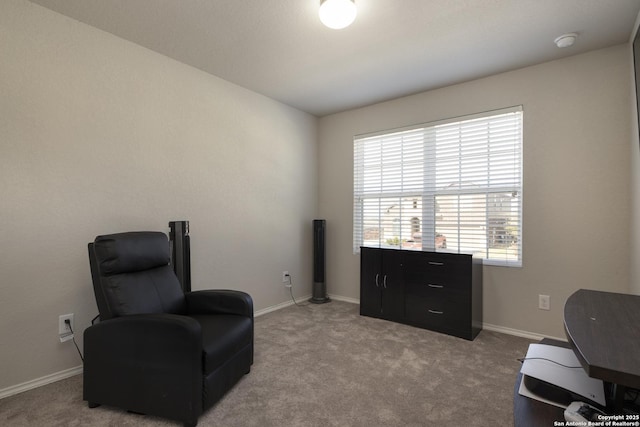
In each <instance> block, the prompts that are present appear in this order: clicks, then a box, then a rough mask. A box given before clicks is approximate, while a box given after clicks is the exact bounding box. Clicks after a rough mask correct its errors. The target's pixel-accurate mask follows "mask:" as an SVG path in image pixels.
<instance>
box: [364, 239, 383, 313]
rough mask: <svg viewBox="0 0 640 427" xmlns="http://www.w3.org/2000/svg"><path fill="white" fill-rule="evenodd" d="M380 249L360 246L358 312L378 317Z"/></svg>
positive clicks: (380, 284) (380, 267)
mask: <svg viewBox="0 0 640 427" xmlns="http://www.w3.org/2000/svg"><path fill="white" fill-rule="evenodd" d="M381 269H382V250H380V249H375V248H360V314H362V315H364V316H371V317H380V314H381V307H382V306H381V302H382V300H381V297H382V292H381V286H382V279H383V278H382V271H381Z"/></svg>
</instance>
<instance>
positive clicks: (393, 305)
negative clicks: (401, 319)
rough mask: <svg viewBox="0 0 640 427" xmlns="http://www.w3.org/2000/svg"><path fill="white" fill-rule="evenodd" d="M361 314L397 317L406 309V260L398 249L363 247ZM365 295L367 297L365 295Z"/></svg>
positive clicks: (382, 317) (387, 317)
mask: <svg viewBox="0 0 640 427" xmlns="http://www.w3.org/2000/svg"><path fill="white" fill-rule="evenodd" d="M360 263H361V264H360V265H361V270H360V271H361V274H362V276H361V277H363V278H365V279H364V280H362V279H361V280H360V285H361V289H360V314H362V315H364V316H371V317H379V318H381V319H387V320H393V319H395V318H396V317H398V316H400V315H402V313H403V311H404V288H403V281H402V261H401V254H400V253H399V252H398V251H394V250H388V249H373V248H362V252H361V258H360ZM362 295H364V296H365V297H364V298H363V297H362Z"/></svg>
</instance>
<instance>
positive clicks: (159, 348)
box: [84, 313, 202, 361]
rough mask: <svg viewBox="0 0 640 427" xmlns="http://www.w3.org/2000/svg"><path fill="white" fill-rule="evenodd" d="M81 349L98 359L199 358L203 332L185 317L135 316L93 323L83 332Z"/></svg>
mask: <svg viewBox="0 0 640 427" xmlns="http://www.w3.org/2000/svg"><path fill="white" fill-rule="evenodd" d="M84 347H85V351H88V352H89V353H90V354H89V356H92V355H93V353H96V352H97V353H98V354H95V357H96V358H98V359H101V358H102V357H103V354H109V357H114V356H117V355H121V356H123V357H130V358H136V359H140V360H144V359H147V358H150V359H153V360H156V361H159V360H161V359H167V360H168V361H169V360H170V359H194V360H197V359H199V358H200V357H201V353H202V329H201V327H200V324H199V323H198V322H197V321H196V320H195V319H192V318H190V317H188V316H180V315H177V314H166V313H160V314H136V315H131V316H122V317H117V318H114V319H109V320H105V321H102V322H99V323H96V324H95V325H93V326H90V327H89V328H87V329H85V331H84Z"/></svg>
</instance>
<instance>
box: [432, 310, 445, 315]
mask: <svg viewBox="0 0 640 427" xmlns="http://www.w3.org/2000/svg"><path fill="white" fill-rule="evenodd" d="M429 313H431V314H444V311H438V310H429Z"/></svg>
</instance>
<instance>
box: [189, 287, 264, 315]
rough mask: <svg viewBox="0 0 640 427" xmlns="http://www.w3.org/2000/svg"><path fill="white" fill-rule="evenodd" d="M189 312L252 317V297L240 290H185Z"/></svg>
mask: <svg viewBox="0 0 640 427" xmlns="http://www.w3.org/2000/svg"><path fill="white" fill-rule="evenodd" d="M185 297H186V300H187V313H189V314H216V313H217V314H237V315H240V316H246V317H250V318H251V319H253V299H251V296H250V295H249V294H247V293H245V292H242V291H233V290H223V289H215V290H205V291H194V292H187V293H186V294H185Z"/></svg>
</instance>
